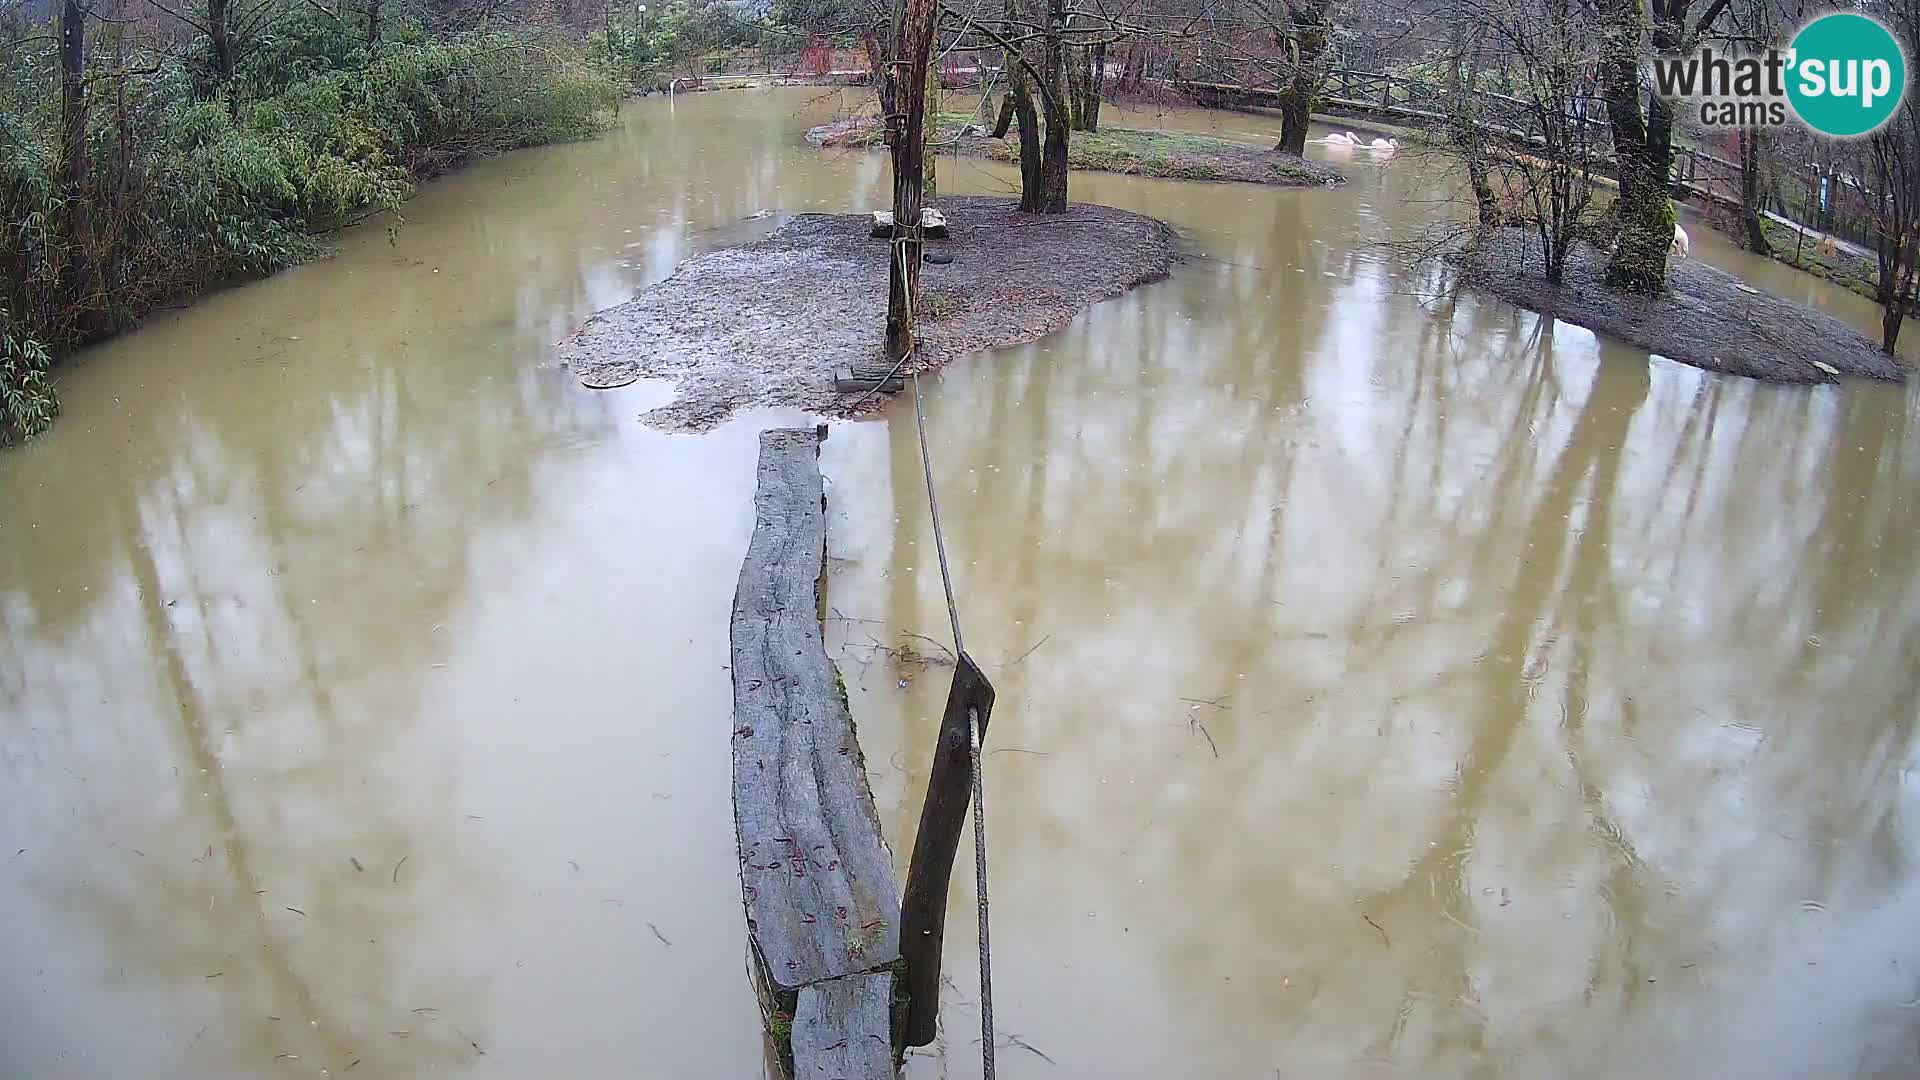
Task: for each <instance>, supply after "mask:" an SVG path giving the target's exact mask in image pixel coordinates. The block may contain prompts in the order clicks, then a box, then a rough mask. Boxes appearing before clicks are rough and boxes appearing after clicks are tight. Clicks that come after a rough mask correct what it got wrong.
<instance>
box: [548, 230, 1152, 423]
mask: <svg viewBox="0 0 1920 1080" xmlns="http://www.w3.org/2000/svg"><path fill="white" fill-rule="evenodd" d="M939 205H940V207H941V209H943V210H944V211H945V212H946V214H947V221H948V225H949V230H950V233H951V239H949V240H945V241H929V242H928V245H927V247H928V250H929V251H930V252H943V253H945V254H948V255H951V256H952V258H953V261H952V262H951V263H948V264H945V265H939V264H928V265H927V266H925V267H923V269H922V272H921V276H920V282H921V290H922V297H921V303H920V311H921V319H922V325H921V345H920V348H919V350H918V352H917V353H916V355H915V357H914V361H913V364H912V368H911V369H913V370H921V371H925V370H929V369H932V368H937V367H940V366H941V365H943V364H946V363H948V362H950V361H952V360H954V359H956V358H958V357H960V356H964V355H966V354H967V353H971V352H978V351H980V350H983V349H990V348H993V347H995V346H998V345H1007V344H1012V343H1015V342H1021V341H1031V340H1033V339H1034V338H1038V337H1040V336H1042V335H1044V334H1047V333H1050V332H1052V331H1054V330H1057V329H1059V328H1060V327H1062V326H1064V325H1066V323H1067V322H1068V321H1069V320H1071V319H1072V318H1073V317H1074V316H1075V315H1076V314H1078V313H1079V312H1080V311H1081V310H1083V309H1084V308H1086V307H1087V306H1088V305H1090V304H1093V303H1095V302H1097V301H1100V300H1104V299H1107V298H1109V297H1113V296H1118V295H1119V294H1121V293H1123V292H1125V291H1127V290H1128V289H1131V288H1133V287H1134V286H1136V285H1142V284H1146V283H1147V282H1151V281H1159V280H1161V279H1163V278H1165V277H1166V276H1167V274H1168V272H1169V270H1170V269H1171V267H1172V265H1173V260H1174V248H1173V232H1172V230H1171V229H1169V228H1168V227H1167V226H1166V225H1165V224H1163V223H1162V222H1159V221H1156V220H1155V219H1153V218H1149V217H1144V216H1142V215H1140V214H1133V213H1128V212H1127V211H1124V210H1115V209H1113V208H1111V207H1106V206H1093V205H1087V204H1081V205H1077V206H1074V207H1072V208H1070V209H1069V210H1068V212H1067V213H1065V214H1061V215H1057V216H1049V217H1037V216H1033V215H1028V214H1021V213H1019V212H1018V211H1017V209H1016V203H1015V202H1014V201H1013V200H1011V199H989V198H955V199H943V200H940V203H939ZM869 223H870V219H869V218H867V217H864V216H859V215H831V214H803V215H801V216H799V217H796V218H794V219H792V220H791V221H789V222H787V223H786V224H785V225H782V226H781V227H780V228H779V229H777V230H775V231H774V233H773V235H771V236H769V237H767V238H766V239H764V240H760V241H756V242H754V243H750V244H745V245H743V246H740V247H735V248H727V249H724V250H721V251H715V252H711V253H708V254H705V255H700V256H697V257H695V258H693V259H690V260H688V261H687V262H686V263H685V264H683V265H682V266H681V267H680V268H679V269H678V270H677V271H675V273H674V275H673V276H672V277H670V278H668V279H667V280H665V281H663V282H661V283H659V284H658V285H655V286H653V287H652V288H650V289H647V290H646V291H645V292H642V293H640V294H639V295H638V296H636V297H634V298H633V299H632V300H629V301H627V302H626V303H624V304H621V305H619V306H618V307H613V308H609V309H607V310H605V311H602V312H600V313H599V314H597V315H595V316H593V317H592V318H591V319H588V320H587V323H586V325H585V326H583V327H582V328H581V329H580V330H579V331H577V332H576V333H575V334H574V335H573V336H572V337H571V338H570V339H568V340H567V341H566V342H564V343H563V344H562V346H561V349H560V362H561V364H562V366H564V367H568V368H571V369H572V370H573V371H574V373H575V374H576V375H577V376H579V377H580V379H581V380H582V382H584V383H589V384H614V383H618V382H620V381H622V380H623V379H625V378H626V377H628V376H632V375H638V376H641V377H649V378H664V379H669V380H672V382H673V383H674V389H675V392H676V396H675V397H674V400H673V401H672V402H670V403H668V404H667V405H664V406H662V407H661V408H658V409H655V410H653V411H652V412H649V413H647V414H646V415H645V416H644V417H643V418H642V419H644V420H645V421H646V422H648V423H649V424H652V425H654V426H656V427H661V428H668V429H672V430H680V431H703V430H706V429H708V428H711V427H713V426H714V425H716V424H719V423H720V422H722V421H724V420H725V419H727V418H728V417H729V416H732V415H733V414H734V413H735V412H736V411H738V410H740V409H744V408H751V407H754V406H786V407H790V408H796V409H803V410H806V411H807V412H810V413H815V414H818V415H826V416H845V415H850V413H849V407H850V406H851V405H852V404H853V401H854V399H855V397H857V395H843V394H839V393H836V392H835V391H834V389H833V369H834V368H836V367H842V366H847V365H849V364H852V363H856V362H858V363H862V364H864V363H867V362H872V361H877V360H878V358H879V356H880V349H881V342H882V337H883V329H884V327H883V323H884V319H885V309H886V283H887V281H886V259H887V246H888V245H887V242H886V241H884V240H874V239H870V238H869V237H868V236H867V231H868V227H869ZM883 404H884V399H883V398H882V397H876V398H871V399H868V400H867V401H866V402H864V403H863V404H862V405H861V407H860V409H859V411H861V412H869V411H873V410H876V409H879V408H880V407H881V406H882V405H883Z"/></svg>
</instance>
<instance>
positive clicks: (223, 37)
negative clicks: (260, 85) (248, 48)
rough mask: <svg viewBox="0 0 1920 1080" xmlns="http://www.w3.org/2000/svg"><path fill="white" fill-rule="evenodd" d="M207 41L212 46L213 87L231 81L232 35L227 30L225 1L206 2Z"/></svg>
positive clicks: (210, 0)
mask: <svg viewBox="0 0 1920 1080" xmlns="http://www.w3.org/2000/svg"><path fill="white" fill-rule="evenodd" d="M207 39H208V40H209V41H210V42H211V43H212V45H213V85H214V87H215V88H216V89H218V88H221V87H224V86H226V85H227V84H228V83H230V82H232V81H233V66H234V65H233V35H232V34H231V33H230V32H229V31H228V29H227V0H207Z"/></svg>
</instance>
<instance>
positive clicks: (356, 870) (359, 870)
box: [347, 855, 366, 873]
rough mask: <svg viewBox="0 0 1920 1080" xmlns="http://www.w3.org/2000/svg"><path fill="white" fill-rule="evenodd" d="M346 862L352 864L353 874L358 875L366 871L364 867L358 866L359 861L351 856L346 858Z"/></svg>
mask: <svg viewBox="0 0 1920 1080" xmlns="http://www.w3.org/2000/svg"><path fill="white" fill-rule="evenodd" d="M347 861H348V862H350V863H352V864H353V869H354V872H355V873H359V872H362V871H364V870H366V867H364V866H361V865H360V860H359V859H356V858H354V857H353V856H351V855H349V856H347Z"/></svg>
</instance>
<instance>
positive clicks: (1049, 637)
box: [1006, 634, 1053, 1049]
mask: <svg viewBox="0 0 1920 1080" xmlns="http://www.w3.org/2000/svg"><path fill="white" fill-rule="evenodd" d="M1051 640H1053V635H1052V634H1048V635H1047V636H1045V637H1043V638H1041V639H1040V640H1039V641H1036V642H1034V643H1033V648H1032V649H1028V650H1027V651H1026V652H1023V653H1021V654H1020V655H1019V656H1016V657H1014V658H1013V659H1012V660H1009V661H1007V663H1006V666H1007V667H1012V666H1013V665H1015V664H1017V663H1019V662H1020V661H1022V660H1025V659H1026V658H1027V657H1029V656H1032V655H1033V653H1034V649H1038V648H1039V647H1040V646H1042V645H1045V644H1046V643H1047V642H1049V641H1051ZM1028 1049H1032V1047H1028Z"/></svg>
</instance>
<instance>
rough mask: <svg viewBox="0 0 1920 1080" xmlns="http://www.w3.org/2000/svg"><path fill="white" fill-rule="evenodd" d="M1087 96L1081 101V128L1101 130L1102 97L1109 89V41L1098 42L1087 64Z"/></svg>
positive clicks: (1082, 129)
mask: <svg viewBox="0 0 1920 1080" xmlns="http://www.w3.org/2000/svg"><path fill="white" fill-rule="evenodd" d="M1087 67H1088V69H1089V70H1088V74H1089V76H1090V77H1089V78H1088V80H1087V97H1086V100H1085V101H1083V102H1081V103H1080V130H1081V131H1099V130H1100V97H1101V95H1102V94H1103V93H1104V92H1105V91H1106V89H1107V43H1106V42H1104V41H1101V42H1097V43H1095V45H1094V46H1093V56H1092V57H1091V58H1090V59H1089V62H1088V64H1087Z"/></svg>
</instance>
